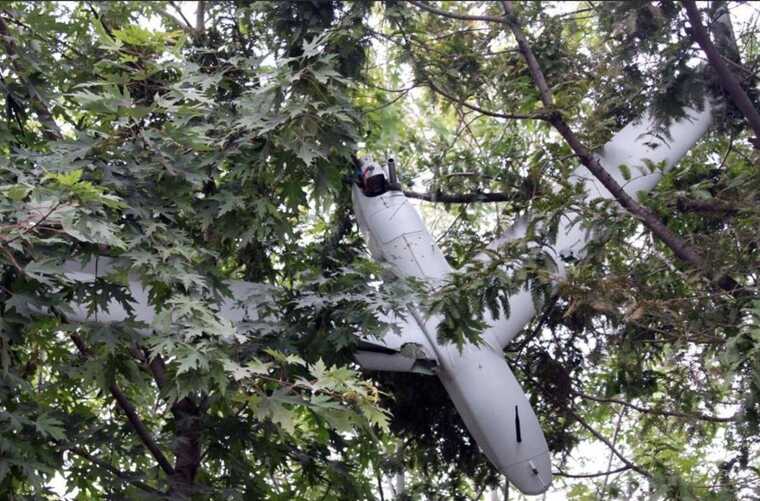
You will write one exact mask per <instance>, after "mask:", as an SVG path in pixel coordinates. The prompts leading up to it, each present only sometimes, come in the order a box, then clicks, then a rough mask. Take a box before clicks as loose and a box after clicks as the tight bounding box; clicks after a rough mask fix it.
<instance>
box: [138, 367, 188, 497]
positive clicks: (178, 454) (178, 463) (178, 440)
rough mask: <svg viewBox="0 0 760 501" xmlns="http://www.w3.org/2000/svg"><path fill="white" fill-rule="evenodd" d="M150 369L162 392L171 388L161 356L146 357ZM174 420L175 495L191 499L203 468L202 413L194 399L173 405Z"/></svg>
mask: <svg viewBox="0 0 760 501" xmlns="http://www.w3.org/2000/svg"><path fill="white" fill-rule="evenodd" d="M146 359H147V360H148V368H149V369H150V371H151V373H152V374H153V379H154V380H155V381H156V386H157V387H158V389H159V390H160V391H164V390H165V389H166V387H167V385H168V384H169V383H168V378H167V375H166V364H165V363H164V359H163V357H161V355H160V354H156V355H155V356H153V357H152V358H150V357H149V355H148V354H147V353H146ZM171 412H172V415H173V416H174V430H175V431H174V433H175V441H174V457H175V462H174V473H173V474H171V475H170V483H171V486H172V492H175V493H178V494H180V495H191V494H192V492H193V483H194V481H195V476H196V474H197V473H198V469H199V468H200V464H201V445H200V435H201V430H200V417H201V410H200V408H199V407H198V405H197V404H196V403H195V402H194V401H193V400H192V398H190V397H184V398H183V399H181V400H179V401H177V402H174V403H173V404H171Z"/></svg>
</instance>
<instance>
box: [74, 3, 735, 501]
mask: <svg viewBox="0 0 760 501" xmlns="http://www.w3.org/2000/svg"><path fill="white" fill-rule="evenodd" d="M716 17H718V16H716ZM719 21H721V22H725V23H726V24H728V23H729V22H730V21H729V20H728V15H727V14H726V15H722V16H720V18H719ZM729 26H730V24H729ZM706 101H707V100H706ZM712 121H713V113H712V106H711V103H709V102H706V103H705V107H704V109H703V110H701V111H700V110H696V109H693V108H689V109H686V110H685V117H684V118H683V119H681V120H678V121H675V122H673V123H672V124H671V125H670V126H669V127H668V128H667V130H666V131H664V132H663V131H660V133H658V134H655V133H654V132H653V131H656V130H657V127H656V124H655V121H654V119H653V118H652V117H650V116H647V117H645V118H643V119H641V120H638V121H635V122H633V123H630V124H628V125H627V126H626V127H625V128H623V129H622V130H621V131H620V132H618V133H617V134H615V136H614V137H613V138H612V139H611V140H610V142H608V143H607V144H606V145H604V147H603V148H602V149H601V151H600V152H599V154H598V156H597V158H598V159H599V161H600V163H601V164H602V165H603V166H604V167H605V168H606V169H607V171H608V172H609V174H610V175H611V176H612V177H613V178H614V179H615V180H616V181H617V183H618V184H620V185H621V186H622V187H623V188H624V190H625V191H626V192H627V193H628V194H629V195H630V196H631V197H633V198H634V199H635V198H637V196H638V195H640V194H644V193H646V192H648V191H650V190H652V189H653V188H654V187H655V186H656V185H657V183H658V181H659V180H660V179H661V178H662V176H663V175H664V174H665V173H666V172H667V171H668V170H670V169H671V168H672V167H673V166H674V165H675V164H676V163H677V162H678V161H679V160H680V159H681V158H683V156H684V155H685V154H686V153H687V152H688V151H689V150H690V149H691V148H692V147H693V146H694V144H696V142H697V141H698V140H699V139H700V138H701V137H702V136H703V135H704V134H705V132H707V130H708V128H709V127H710V125H711V124H712ZM360 164H361V165H360V168H361V179H360V181H359V182H358V183H357V184H355V185H354V186H353V188H352V195H353V205H354V212H355V214H356V218H357V220H358V223H359V227H360V229H361V231H362V233H363V235H364V237H365V239H366V241H367V244H368V247H369V250H370V253H371V254H372V256H373V258H374V259H376V260H377V261H381V262H383V263H386V264H387V265H388V266H389V267H390V269H391V270H392V272H393V274H395V275H396V276H397V277H414V278H416V279H419V280H422V281H425V282H427V284H428V285H429V286H430V287H432V288H436V287H439V286H440V285H441V284H442V283H443V282H445V281H446V279H447V277H448V275H449V274H450V273H451V271H452V270H451V267H450V266H449V264H448V262H447V261H446V259H445V258H444V256H443V254H442V253H441V250H440V249H439V248H438V245H437V244H436V242H435V239H433V238H432V236H431V235H430V232H428V230H427V228H426V227H425V225H424V223H423V222H422V219H421V218H420V216H419V214H418V213H417V211H416V210H415V209H414V207H412V205H411V204H410V203H409V201H408V200H407V198H406V197H405V196H404V194H403V192H402V191H401V190H400V188H399V186H398V184H397V183H396V182H395V172H394V171H395V168H394V167H393V164H392V163H389V168H384V167H381V166H380V165H378V164H376V163H374V162H372V161H371V160H370V159H365V160H363V161H362V162H361V163H360ZM653 166H656V167H653ZM571 179H572V180H574V181H576V182H578V183H581V184H582V186H583V188H584V190H585V195H586V197H585V198H586V202H591V201H593V200H594V199H613V196H612V195H611V194H610V193H609V192H608V191H607V189H606V188H604V187H603V186H602V185H601V184H600V183H599V182H598V181H597V180H596V179H595V178H594V176H592V175H591V173H590V172H589V171H588V170H587V169H586V168H585V167H579V168H578V169H576V170H575V171H574V172H573V173H572V174H571ZM581 219H582V218H581V217H580V214H578V213H576V212H575V211H573V212H572V213H568V214H566V215H565V216H564V217H563V218H562V220H561V221H560V224H559V229H558V232H557V238H556V242H555V243H554V244H553V245H545V246H544V248H543V250H544V251H545V252H546V254H547V255H548V256H549V257H550V258H551V259H552V260H553V262H554V265H555V267H556V270H557V273H556V274H555V280H557V281H558V280H561V279H562V277H563V276H564V273H565V264H564V263H565V262H566V261H567V259H568V258H574V259H581V258H583V256H584V255H585V253H586V249H587V246H588V244H589V243H590V242H591V241H592V240H593V239H594V238H598V236H596V235H594V234H593V233H592V232H591V231H590V230H588V229H587V228H586V227H585V226H584V225H583V224H582V220H581ZM529 223H530V221H529V217H527V216H525V217H522V218H519V219H518V220H517V223H515V224H514V225H513V226H512V227H511V228H510V229H509V230H508V231H506V232H505V233H504V234H503V235H502V236H501V237H500V238H498V239H496V240H495V241H494V242H492V243H491V244H490V245H489V246H488V249H489V250H496V249H498V248H499V247H500V246H502V245H504V244H505V243H507V242H510V241H512V240H514V239H517V238H522V237H524V236H525V234H526V232H527V229H528V226H529ZM491 255H492V254H490V253H481V254H479V255H478V256H476V257H475V259H476V260H481V261H487V260H489V259H491V257H490V256H491ZM109 268H110V265H109V264H108V260H107V259H102V258H101V259H98V260H95V261H92V262H90V263H89V264H88V265H87V266H85V267H82V266H81V265H80V264H79V263H76V262H73V261H69V262H67V263H66V270H67V276H68V277H69V278H70V279H72V280H75V281H80V282H85V283H87V282H92V281H94V280H95V278H96V276H97V275H104V274H107V273H108V272H109V271H110V269H109ZM227 286H228V287H229V289H230V290H231V292H232V295H233V297H236V298H246V297H249V296H250V295H251V293H252V292H253V291H256V290H257V289H258V285H257V284H254V283H250V282H241V281H232V282H229V283H228V284H227ZM129 288H130V291H131V295H132V299H133V301H134V304H133V312H132V314H131V315H130V314H129V313H128V312H127V311H126V310H125V309H124V307H123V306H122V305H121V304H119V303H118V302H117V301H116V300H113V301H111V302H110V303H109V304H108V306H107V307H105V308H104V309H102V310H99V311H97V312H96V313H95V314H96V315H97V316H96V317H95V318H93V315H92V314H90V312H88V310H87V308H86V307H85V306H84V305H82V304H77V303H72V304H71V308H72V311H73V314H72V315H70V316H69V319H70V320H73V321H79V322H84V321H91V320H93V319H96V321H98V322H105V323H110V322H120V321H123V320H127V319H130V318H131V319H134V320H137V321H141V322H145V323H146V324H148V325H150V324H151V323H152V321H153V320H154V317H155V309H154V307H153V306H152V305H151V304H150V301H149V297H148V291H147V290H146V289H145V288H144V287H143V286H142V285H141V284H140V282H139V280H138V279H137V277H136V276H135V277H132V278H131V279H130V281H129ZM509 306H510V307H509V311H510V315H509V316H508V317H506V316H504V315H502V316H500V317H499V318H498V319H494V318H492V317H491V316H490V315H489V313H488V312H486V313H485V320H486V322H487V324H488V327H487V328H486V330H485V331H484V332H483V334H482V339H483V342H482V343H481V344H478V345H475V344H465V345H464V347H463V348H462V349H461V350H460V349H459V348H458V347H457V346H455V345H454V344H441V343H439V342H438V340H437V337H436V331H437V327H438V324H439V322H441V321H442V320H443V319H442V317H441V316H440V315H427V314H426V313H425V312H424V311H420V310H419V308H418V306H416V305H409V306H408V310H409V311H408V313H409V314H408V315H404V316H403V317H398V316H393V315H388V316H386V317H385V318H383V319H382V320H384V321H385V322H387V323H390V324H395V325H396V327H397V329H396V331H397V332H396V333H395V334H394V333H388V334H386V335H385V336H383V337H382V338H377V337H373V336H362V335H360V338H361V340H362V343H361V348H360V349H359V351H357V352H356V354H355V357H356V361H357V362H358V363H359V364H360V365H361V366H362V367H364V368H366V369H370V370H383V371H401V372H425V373H430V372H433V373H434V374H435V375H437V376H438V377H439V378H440V380H441V382H442V383H443V385H444V387H445V388H446V391H447V392H448V393H449V396H450V397H451V400H452V401H453V403H454V405H455V406H456V408H457V410H458V411H459V414H460V415H461V416H462V419H463V421H464V423H465V424H466V426H467V429H468V430H469V431H470V433H471V434H472V436H473V437H474V438H475V440H476V441H477V443H478V445H479V446H480V448H481V449H482V450H483V452H484V453H485V455H486V456H487V457H488V459H489V460H490V461H491V462H492V463H493V464H494V466H496V468H498V470H499V471H501V472H502V473H503V474H504V475H505V476H506V477H507V479H508V480H509V481H510V482H511V483H512V484H514V485H515V486H516V487H517V488H518V489H520V490H521V491H522V492H524V493H525V494H540V493H542V492H544V491H546V489H548V488H549V486H550V485H551V482H552V472H551V461H550V455H549V449H548V447H547V444H546V439H545V438H544V434H543V432H542V431H541V427H540V426H539V423H538V419H537V418H536V415H535V413H534V412H533V409H532V408H531V406H530V403H529V402H528V399H527V398H526V396H525V393H524V392H523V390H522V388H521V387H520V384H519V383H518V382H517V380H516V379H515V376H514V375H513V374H512V371H511V370H510V368H509V366H508V365H507V362H506V360H505V358H504V354H503V351H502V350H503V349H504V347H505V346H506V345H507V344H508V343H509V342H510V341H511V340H512V339H513V338H514V337H515V336H516V335H517V334H518V333H519V332H520V331H521V330H522V329H523V327H524V326H525V325H526V324H527V323H528V322H530V320H531V319H532V318H533V317H534V316H535V315H536V312H537V310H538V309H539V308H540V305H535V304H534V303H533V298H532V295H531V293H530V291H528V290H527V289H523V290H520V291H519V292H517V293H515V294H513V295H512V296H510V298H509ZM247 308H250V309H254V308H255V305H241V304H240V302H239V301H238V300H234V299H230V300H226V301H223V302H222V303H221V304H219V314H220V315H221V316H222V317H224V318H226V319H228V320H230V321H232V322H241V321H243V319H244V318H245V317H246V316H247V312H246V309H247ZM410 346H411V347H413V348H415V349H411V350H410V349H405V348H407V347H410Z"/></svg>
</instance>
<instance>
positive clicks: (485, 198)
mask: <svg viewBox="0 0 760 501" xmlns="http://www.w3.org/2000/svg"><path fill="white" fill-rule="evenodd" d="M404 195H406V197H407V198H416V199H418V200H425V201H426V202H438V203H443V204H469V203H473V202H509V201H510V200H512V198H511V197H510V196H509V195H507V194H506V193H443V192H440V191H437V192H433V193H421V192H417V191H406V190H404Z"/></svg>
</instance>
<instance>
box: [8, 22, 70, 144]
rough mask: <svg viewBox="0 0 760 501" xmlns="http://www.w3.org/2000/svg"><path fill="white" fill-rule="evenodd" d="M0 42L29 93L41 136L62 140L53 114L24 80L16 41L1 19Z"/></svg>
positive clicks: (30, 103) (50, 139)
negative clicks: (38, 121)
mask: <svg viewBox="0 0 760 501" xmlns="http://www.w3.org/2000/svg"><path fill="white" fill-rule="evenodd" d="M3 13H4V14H6V15H8V14H7V13H6V12H5V11H3ZM8 17H10V15H8ZM0 40H2V44H3V47H4V48H5V53H6V55H7V57H8V60H10V65H11V66H12V67H13V70H14V71H15V72H16V75H17V76H18V79H19V80H20V81H21V82H23V83H24V86H25V87H26V89H27V92H28V93H29V106H30V107H31V108H32V110H34V112H35V113H36V114H37V117H38V118H39V120H40V124H41V125H42V134H43V136H45V138H46V139H48V140H49V141H57V140H60V139H62V138H63V134H61V129H60V128H59V127H58V124H57V123H55V119H54V118H53V114H52V113H50V110H49V109H48V107H47V105H46V104H45V102H44V101H43V100H42V99H41V98H40V95H39V94H38V93H37V90H36V89H35V88H34V86H33V85H32V84H31V83H30V82H28V81H25V79H24V68H23V67H22V66H21V63H20V62H19V55H18V51H17V50H16V40H15V39H14V38H13V36H12V35H11V33H10V31H9V30H8V25H7V24H5V20H4V19H3V18H2V17H0Z"/></svg>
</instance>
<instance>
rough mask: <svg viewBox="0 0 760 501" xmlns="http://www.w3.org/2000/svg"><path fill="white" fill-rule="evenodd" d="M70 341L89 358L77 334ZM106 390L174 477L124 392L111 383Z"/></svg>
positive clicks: (158, 461)
mask: <svg viewBox="0 0 760 501" xmlns="http://www.w3.org/2000/svg"><path fill="white" fill-rule="evenodd" d="M71 340H72V341H73V342H74V345H76V347H77V349H78V350H79V353H81V354H82V356H83V357H89V356H90V352H89V350H88V349H87V346H86V345H85V344H84V341H83V340H82V338H81V337H80V336H79V335H78V334H71ZM108 390H109V391H110V392H111V395H112V396H113V398H114V400H116V403H117V405H118V406H119V407H120V408H121V410H122V411H124V414H126V415H127V420H129V424H131V425H132V428H133V429H134V430H135V433H136V434H137V436H138V437H139V438H140V441H142V443H143V444H144V445H145V447H146V448H147V449H148V450H149V451H150V453H151V455H152V456H153V458H154V459H155V460H156V462H157V463H158V465H159V466H160V467H161V469H162V470H164V472H165V473H166V474H167V475H169V476H171V475H174V468H173V467H172V465H171V464H170V463H169V460H168V459H166V456H164V453H163V452H161V449H160V448H159V447H158V444H157V443H156V441H155V439H154V438H153V435H152V434H151V433H150V431H149V430H148V428H147V427H146V426H145V423H143V421H142V419H140V416H139V415H138V414H137V409H135V406H134V405H132V403H131V402H130V401H129V399H127V397H126V395H124V392H123V391H121V388H119V386H118V385H117V384H116V383H111V385H110V386H109V387H108Z"/></svg>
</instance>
